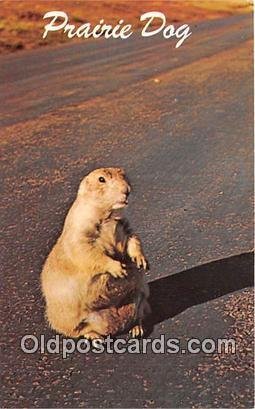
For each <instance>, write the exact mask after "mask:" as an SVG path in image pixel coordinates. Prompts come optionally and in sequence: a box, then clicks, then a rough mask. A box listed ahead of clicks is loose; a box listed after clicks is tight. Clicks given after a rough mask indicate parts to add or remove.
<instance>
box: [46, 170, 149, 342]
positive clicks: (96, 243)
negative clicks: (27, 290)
mask: <svg viewBox="0 0 255 409" xmlns="http://www.w3.org/2000/svg"><path fill="white" fill-rule="evenodd" d="M130 190H131V188H130V184H129V182H128V181H127V178H126V176H125V173H124V171H123V170H122V169H120V168H102V169H96V170H94V171H93V172H91V173H89V174H88V175H87V176H86V177H85V178H84V179H83V180H82V181H81V183H80V186H79V189H78V194H77V197H76V199H75V201H74V203H73V205H72V206H71V208H70V210H69V212H68V214H67V216H66V219H65V223H64V227H63V231H62V233H61V235H60V237H59V238H58V240H57V243H56V244H55V245H54V247H53V249H52V250H51V252H50V254H49V256H48V258H47V259H46V262H45V264H44V267H43V270H42V274H41V285H42V291H43V295H44V297H45V301H46V316H47V319H48V322H49V324H50V326H51V327H52V328H53V329H55V330H56V331H57V332H60V333H62V334H64V335H66V336H71V337H79V336H84V337H86V338H90V339H94V338H103V337H105V336H107V335H109V334H111V335H115V334H117V333H119V332H121V331H124V330H126V329H127V328H128V327H129V328H131V335H133V336H141V335H142V333H143V328H142V320H143V318H144V316H145V315H146V314H148V313H149V312H150V307H149V304H148V301H147V298H148V296H149V288H148V285H147V283H145V281H144V275H143V273H142V271H141V270H140V268H141V267H142V268H143V269H146V268H147V261H146V259H145V256H144V254H143V250H142V246H141V242H140V240H139V238H138V237H137V236H136V235H134V234H133V233H132V231H131V229H130V227H129V224H128V222H127V220H126V219H124V217H123V215H122V212H123V209H124V208H125V207H126V205H127V203H128V195H129V193H130Z"/></svg>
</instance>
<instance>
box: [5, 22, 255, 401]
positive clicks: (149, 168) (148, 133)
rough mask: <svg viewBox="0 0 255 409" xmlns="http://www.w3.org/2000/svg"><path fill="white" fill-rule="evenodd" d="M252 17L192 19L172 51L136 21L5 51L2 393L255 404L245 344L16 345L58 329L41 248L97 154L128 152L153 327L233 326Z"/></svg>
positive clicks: (247, 241)
mask: <svg viewBox="0 0 255 409" xmlns="http://www.w3.org/2000/svg"><path fill="white" fill-rule="evenodd" d="M251 19H252V17H251V16H250V15H247V16H238V17H231V18H228V19H223V20H217V21H216V20H215V21H210V22H202V23H198V24H195V25H194V24H193V25H192V26H191V28H192V32H193V34H192V36H191V37H190V38H189V39H188V40H187V41H186V42H185V43H184V45H183V46H182V47H180V48H179V49H178V50H177V49H175V48H174V42H171V41H169V40H162V39H161V38H160V37H157V36H155V37H152V38H148V39H146V38H141V37H140V36H138V35H134V36H132V37H130V39H129V40H127V41H120V40H107V41H105V40H104V39H99V40H91V41H88V40H87V41H83V42H82V43H79V44H78V43H76V44H74V43H72V42H70V43H69V44H68V45H63V46H59V47H56V48H51V49H42V50H38V51H30V52H22V53H18V54H13V55H10V56H5V57H2V58H1V65H0V78H1V83H0V95H1V102H2V103H1V127H0V135H1V148H2V149H1V152H2V167H1V172H2V184H1V188H2V203H1V210H2V223H1V229H2V232H3V239H4V240H3V252H2V260H1V267H2V272H1V290H2V297H1V300H2V307H1V321H0V323H1V327H2V341H1V346H2V356H1V366H2V388H1V407H9V408H11V407H212V406H218V407H251V406H252V405H253V403H252V385H253V375H252V371H251V368H250V366H251V360H252V354H251V353H250V352H249V346H247V350H244V352H242V354H241V353H240V354H236V355H235V356H233V357H232V358H231V360H230V361H229V359H228V358H227V357H222V358H220V360H218V357H217V356H216V357H215V356H212V355H206V354H205V353H198V354H189V353H181V352H180V353H178V354H168V355H166V354H160V353H158V354H153V353H152V352H148V353H147V354H139V355H137V354H106V353H104V354H103V355H102V354H100V355H99V354H98V355H96V354H93V353H90V354H86V355H82V354H79V353H78V352H75V353H73V354H71V355H70V356H69V357H68V358H66V359H65V360H63V359H62V358H61V356H60V355H58V354H50V353H44V354H41V353H40V352H37V353H35V354H30V355H28V354H25V353H24V352H22V351H21V348H20V342H21V338H22V336H23V335H26V334H33V335H35V336H37V337H39V336H40V335H42V334H44V335H45V338H46V340H48V339H50V338H51V337H53V336H55V334H54V332H53V331H51V330H50V329H49V328H48V327H47V324H46V322H45V320H44V303H43V300H42V296H41V292H40V286H39V275H40V271H41V268H42V263H43V261H44V260H45V257H46V255H47V254H48V252H49V250H50V248H51V246H52V245H53V243H54V242H55V240H56V238H57V236H58V234H59V232H60V231H61V227H62V225H63V220H64V217H65V214H66V212H67V209H68V208H69V206H70V204H71V202H72V201H73V199H74V197H75V194H76V191H77V187H78V184H79V181H80V179H81V177H82V176H83V175H85V174H86V173H87V172H88V171H90V170H91V169H93V168H95V167H99V166H100V167H101V166H123V167H124V168H125V169H126V171H127V173H128V175H129V177H130V179H131V181H132V183H133V185H134V192H133V199H132V200H131V202H130V206H129V209H128V214H129V218H130V219H131V221H132V224H133V226H135V227H136V230H137V232H138V233H139V234H140V236H141V237H142V240H143V242H144V247H145V250H146V254H147V256H148V258H149V260H150V265H151V269H150V272H149V273H148V274H147V279H148V281H149V282H150V288H151V294H152V295H151V304H152V309H153V313H152V316H151V317H150V320H149V322H148V326H149V327H150V328H149V332H150V334H149V337H150V338H152V339H156V338H157V337H159V336H160V335H162V334H165V335H166V337H167V338H178V339H180V341H181V343H182V344H183V343H184V344H185V342H186V341H187V339H189V338H195V337H196V338H199V339H200V340H203V339H205V338H210V337H213V338H214V339H215V340H216V339H217V338H224V337H227V338H228V337H231V336H233V333H234V329H235V325H236V322H235V319H233V318H231V317H230V316H229V314H228V311H229V308H230V309H231V305H232V304H231V303H235V300H236V298H235V297H239V296H241V299H242V297H243V299H244V300H245V299H246V298H245V297H246V296H247V294H249V288H250V287H251V285H252V256H251V254H250V251H251V249H252V246H253V244H252V197H253V191H252V137H251V135H252V87H251V81H252V63H251V58H252V20H251ZM229 306H230V307H229ZM246 307H247V306H246V304H244V310H245V311H246ZM243 320H244V318H243ZM242 322H243V321H242ZM240 336H241V338H242V337H245V339H246V338H247V337H248V335H247V334H246V335H245V333H244V332H242V331H241V335H240ZM61 339H62V338H61Z"/></svg>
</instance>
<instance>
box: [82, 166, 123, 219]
mask: <svg viewBox="0 0 255 409" xmlns="http://www.w3.org/2000/svg"><path fill="white" fill-rule="evenodd" d="M130 190H131V188H130V185H129V182H128V180H127V178H126V176H125V172H124V170H123V169H121V168H100V169H96V170H94V171H93V172H91V173H89V174H88V175H87V176H85V178H84V179H83V180H82V182H81V184H80V187H79V190H78V197H80V198H84V200H86V202H88V201H89V202H93V205H94V206H95V207H96V208H97V207H98V208H103V209H104V210H107V211H112V210H117V209H122V208H124V207H125V206H127V204H128V195H129V193H130Z"/></svg>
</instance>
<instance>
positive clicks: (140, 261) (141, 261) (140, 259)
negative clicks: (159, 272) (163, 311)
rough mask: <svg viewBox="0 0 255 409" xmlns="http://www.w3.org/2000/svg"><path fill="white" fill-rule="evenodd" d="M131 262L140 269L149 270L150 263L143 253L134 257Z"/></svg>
mask: <svg viewBox="0 0 255 409" xmlns="http://www.w3.org/2000/svg"><path fill="white" fill-rule="evenodd" d="M131 260H132V261H133V263H135V264H136V265H137V267H138V268H143V269H144V270H147V268H148V261H147V260H146V258H145V257H144V255H143V254H142V253H139V254H137V255H135V256H133V257H131Z"/></svg>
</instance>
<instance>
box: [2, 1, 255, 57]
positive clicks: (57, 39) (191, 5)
mask: <svg viewBox="0 0 255 409" xmlns="http://www.w3.org/2000/svg"><path fill="white" fill-rule="evenodd" d="M0 4H1V10H0V53H10V52H13V51H17V50H22V49H31V48H37V47H40V46H46V45H50V44H58V43H61V42H64V41H68V39H67V38H66V36H63V34H61V33H59V32H57V33H54V34H53V35H52V34H51V35H48V37H47V39H46V40H43V39H42V32H43V27H44V24H45V21H44V20H43V19H42V17H43V15H44V14H45V13H46V12H47V11H50V10H62V11H65V12H66V13H67V14H68V17H69V22H71V23H73V24H75V25H77V26H79V25H81V24H82V23H85V22H91V23H96V22H98V20H100V19H101V18H104V20H105V22H107V23H109V24H111V23H115V24H116V23H117V21H118V20H119V19H120V18H123V19H124V20H125V21H126V22H127V23H130V24H132V25H133V27H134V28H135V27H139V25H140V24H141V23H140V15H141V14H142V13H145V12H146V11H152V10H159V9H160V11H161V12H163V13H164V14H165V15H166V16H167V20H168V21H169V23H170V22H183V21H185V22H191V21H201V20H206V19H215V18H220V17H227V16H231V15H233V14H240V13H247V12H249V11H251V10H252V1H251V0H182V1H179V0H165V1H118V0H108V1H107V0H104V1H100V0H99V1H89V0H82V1H69V0H64V1H56V0H55V1H51V0H49V1H47V0H46V1H42V0H41V1H36V2H35V1H28V0H26V1H22V0H21V1H12V0H7V1H5V0H3V1H1V2H0ZM14 4H15V6H14ZM73 41H74V40H73ZM75 41H82V40H77V39H76V40H75Z"/></svg>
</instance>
